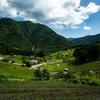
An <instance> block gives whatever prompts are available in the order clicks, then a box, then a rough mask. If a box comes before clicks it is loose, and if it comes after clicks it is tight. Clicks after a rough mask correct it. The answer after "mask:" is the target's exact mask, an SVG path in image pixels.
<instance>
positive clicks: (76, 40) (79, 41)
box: [68, 33, 100, 45]
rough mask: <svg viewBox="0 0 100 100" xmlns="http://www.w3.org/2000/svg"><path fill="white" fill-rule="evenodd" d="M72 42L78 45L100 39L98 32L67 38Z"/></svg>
mask: <svg viewBox="0 0 100 100" xmlns="http://www.w3.org/2000/svg"><path fill="white" fill-rule="evenodd" d="M68 40H69V41H71V42H72V43H73V44H76V45H80V44H91V43H94V42H96V41H100V33H99V34H96V35H88V36H85V37H81V38H68Z"/></svg>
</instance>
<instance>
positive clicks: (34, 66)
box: [30, 60, 62, 69]
mask: <svg viewBox="0 0 100 100" xmlns="http://www.w3.org/2000/svg"><path fill="white" fill-rule="evenodd" d="M60 61H62V60H59V61H55V62H47V63H46V62H45V63H41V64H38V65H33V66H31V68H30V69H33V68H34V69H35V68H36V67H37V66H41V65H47V64H53V63H57V62H60Z"/></svg>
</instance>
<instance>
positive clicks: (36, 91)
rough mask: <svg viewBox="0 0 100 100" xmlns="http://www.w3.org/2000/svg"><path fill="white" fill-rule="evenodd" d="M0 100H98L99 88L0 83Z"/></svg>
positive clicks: (99, 96)
mask: <svg viewBox="0 0 100 100" xmlns="http://www.w3.org/2000/svg"><path fill="white" fill-rule="evenodd" d="M0 100H100V87H97V86H89V85H81V84H72V83H66V82H6V83H4V82H0Z"/></svg>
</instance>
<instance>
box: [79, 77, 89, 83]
mask: <svg viewBox="0 0 100 100" xmlns="http://www.w3.org/2000/svg"><path fill="white" fill-rule="evenodd" d="M80 80H81V83H82V84H88V83H89V82H90V81H91V78H90V77H81V78H80Z"/></svg>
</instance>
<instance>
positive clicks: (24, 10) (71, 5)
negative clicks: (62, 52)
mask: <svg viewBox="0 0 100 100" xmlns="http://www.w3.org/2000/svg"><path fill="white" fill-rule="evenodd" d="M2 17H9V18H12V19H15V20H18V21H24V20H30V21H32V22H34V23H41V24H45V25H47V26H49V27H50V28H52V29H53V30H54V31H55V32H56V33H58V34H60V35H62V36H65V37H66V38H69V37H74V38H76V37H82V36H85V35H94V34H98V33H100V0H0V18H2Z"/></svg>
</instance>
